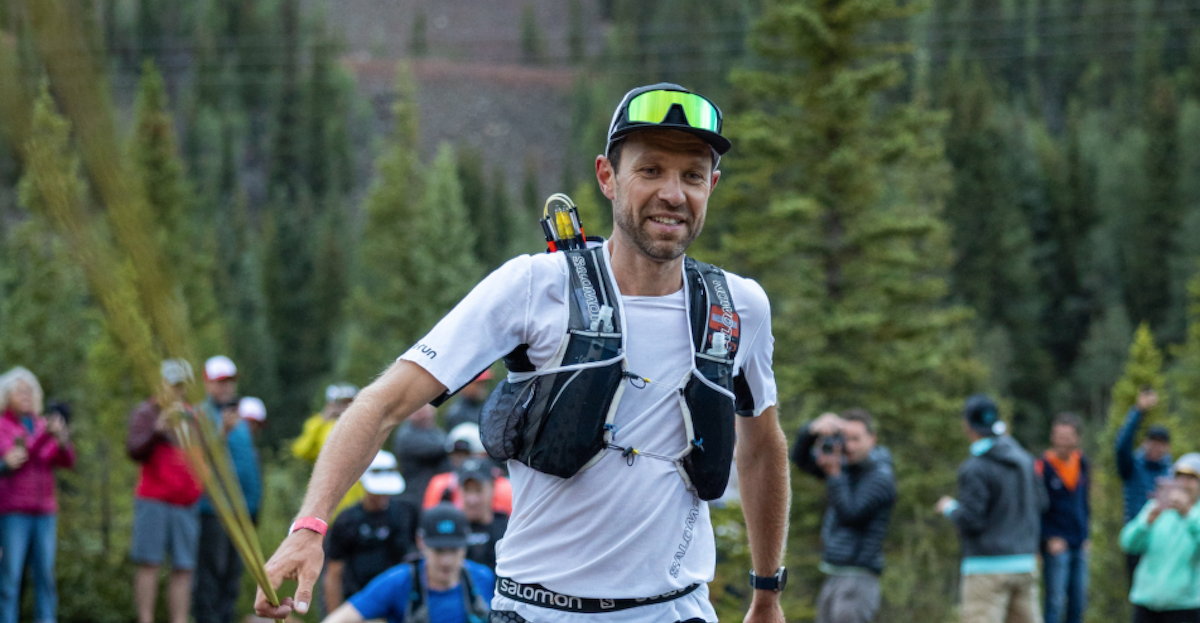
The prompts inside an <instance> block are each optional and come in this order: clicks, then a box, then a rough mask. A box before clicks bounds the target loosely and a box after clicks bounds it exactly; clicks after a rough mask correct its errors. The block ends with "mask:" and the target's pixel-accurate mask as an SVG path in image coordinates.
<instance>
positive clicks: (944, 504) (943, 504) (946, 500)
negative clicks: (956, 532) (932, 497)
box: [937, 495, 954, 515]
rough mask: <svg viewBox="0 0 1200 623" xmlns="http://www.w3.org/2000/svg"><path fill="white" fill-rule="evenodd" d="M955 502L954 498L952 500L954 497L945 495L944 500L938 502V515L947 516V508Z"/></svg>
mask: <svg viewBox="0 0 1200 623" xmlns="http://www.w3.org/2000/svg"><path fill="white" fill-rule="evenodd" d="M953 502H954V498H952V497H950V496H948V495H943V496H942V499H940V500H938V501H937V512H938V514H939V515H945V514H946V507H947V506H949V505H950V504H952V503H953Z"/></svg>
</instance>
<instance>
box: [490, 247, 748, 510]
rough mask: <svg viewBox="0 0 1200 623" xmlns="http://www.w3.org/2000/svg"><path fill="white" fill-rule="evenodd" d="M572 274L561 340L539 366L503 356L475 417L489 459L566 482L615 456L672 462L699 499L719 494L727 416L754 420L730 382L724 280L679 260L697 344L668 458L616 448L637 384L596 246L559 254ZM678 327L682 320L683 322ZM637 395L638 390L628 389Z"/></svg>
mask: <svg viewBox="0 0 1200 623" xmlns="http://www.w3.org/2000/svg"><path fill="white" fill-rule="evenodd" d="M562 253H564V254H565V256H566V261H567V269H568V273H569V275H570V285H569V289H568V299H569V300H568V307H569V308H570V317H569V320H568V323H567V333H566V335H565V336H564V338H563V341H562V344H561V346H560V347H559V349H558V351H557V352H556V354H555V355H554V356H553V357H552V358H551V360H550V362H549V363H548V364H547V365H546V366H543V367H542V369H540V370H539V369H537V368H536V367H535V366H534V365H533V364H532V363H531V362H530V360H529V357H528V355H527V351H528V348H529V347H528V345H521V346H519V347H517V348H516V349H515V350H513V352H511V353H509V354H508V355H507V356H506V357H505V358H504V363H505V365H506V366H507V367H508V370H509V375H508V378H507V379H506V380H504V381H501V382H500V384H499V385H498V386H497V387H496V388H495V390H493V391H492V394H491V395H490V396H489V397H488V399H487V401H486V402H485V403H484V406H483V411H482V414H481V416H480V434H481V437H482V440H483V445H484V447H485V448H486V449H487V451H488V454H489V455H491V457H492V458H493V459H496V460H498V461H506V460H509V459H515V460H517V461H520V462H521V463H524V464H525V465H527V466H529V467H531V468H533V469H535V470H538V471H540V472H543V473H546V474H552V475H554V476H559V477H562V478H570V477H571V476H574V475H575V474H577V473H579V472H580V471H582V470H585V469H587V468H589V467H591V466H592V465H595V464H596V463H597V462H598V461H599V460H600V458H601V457H603V456H604V454H605V453H606V452H607V451H608V450H610V449H612V450H618V451H620V452H621V453H622V456H624V457H626V459H627V460H628V461H629V462H630V463H631V464H632V462H633V460H634V459H635V458H637V456H639V455H640V456H652V457H654V458H660V459H665V460H669V461H672V462H673V463H675V467H676V469H677V470H678V472H679V475H680V476H681V477H682V478H683V481H684V483H685V485H686V486H687V488H688V489H689V490H691V491H693V492H695V493H696V495H697V496H699V497H700V498H701V499H704V500H714V499H717V498H719V497H721V495H722V494H723V493H724V492H725V486H726V484H727V483H728V481H729V470H730V465H731V464H732V461H733V449H734V441H735V439H734V414H735V411H736V413H737V414H739V415H753V409H754V408H753V398H752V396H751V394H750V391H749V387H748V385H747V384H746V383H745V381H744V378H743V377H742V376H740V375H739V376H738V377H737V378H734V376H733V363H734V356H735V355H736V353H737V348H738V341H739V329H740V327H739V324H740V322H739V319H738V315H737V311H736V309H735V307H734V304H733V299H732V297H731V296H730V293H729V287H728V283H727V282H726V279H725V274H724V273H723V272H722V271H721V270H720V269H719V268H716V267H714V266H711V265H709V264H705V263H703V262H698V261H696V260H693V259H692V258H685V260H684V276H685V279H684V280H685V296H686V297H687V316H688V317H687V322H688V323H689V328H690V332H691V335H692V343H693V346H694V347H695V357H694V363H693V366H692V368H691V369H690V370H689V371H688V373H687V374H686V375H684V377H683V378H681V379H662V380H663V381H667V382H677V383H678V384H677V391H678V393H679V404H680V407H681V409H682V411H683V420H684V429H685V431H686V434H687V442H688V443H687V447H686V448H685V449H684V450H683V451H682V452H680V453H679V454H677V455H675V456H658V455H652V454H649V453H642V452H639V451H637V450H635V449H634V448H632V447H622V446H620V445H618V443H617V442H618V441H620V440H621V437H620V431H619V430H618V428H617V427H616V426H615V425H614V423H613V418H614V416H615V415H616V411H617V406H618V405H619V404H620V401H621V396H622V394H623V393H624V392H625V391H626V388H627V385H634V386H635V387H638V386H639V385H638V383H639V382H644V379H642V378H641V377H639V376H638V375H636V374H632V373H630V371H629V370H628V367H627V365H626V358H625V357H626V355H625V346H624V339H625V334H624V332H623V328H622V321H623V318H622V314H623V313H624V312H623V309H622V306H621V303H620V293H619V291H618V290H617V287H616V285H615V281H614V280H613V277H612V274H611V270H610V268H609V265H608V261H607V259H606V258H605V254H604V249H603V247H602V246H595V247H591V248H588V249H580V250H568V251H562ZM681 320H682V319H681ZM634 391H636V389H635V390H634Z"/></svg>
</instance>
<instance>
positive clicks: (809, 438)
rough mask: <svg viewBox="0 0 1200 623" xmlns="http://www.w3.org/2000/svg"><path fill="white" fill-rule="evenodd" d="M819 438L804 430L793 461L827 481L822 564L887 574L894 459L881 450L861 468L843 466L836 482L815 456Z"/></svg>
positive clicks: (872, 455)
mask: <svg viewBox="0 0 1200 623" xmlns="http://www.w3.org/2000/svg"><path fill="white" fill-rule="evenodd" d="M817 439H819V437H817V436H816V435H814V434H813V433H812V432H811V431H809V429H808V426H805V427H804V428H802V429H800V435H799V437H798V438H797V439H796V445H795V447H793V448H792V461H793V462H795V463H796V467H799V468H800V470H801V471H804V472H807V473H809V474H812V475H813V476H816V477H817V478H820V479H822V480H824V481H825V488H826V492H827V495H828V497H829V499H828V503H829V507H828V508H827V509H826V510H825V519H824V520H823V521H822V523H821V540H822V542H824V544H825V551H824V552H823V553H822V554H821V560H823V561H825V562H826V563H828V564H831V565H837V566H840V567H861V568H863V569H868V570H870V571H873V572H875V573H877V574H878V573H882V572H883V539H884V536H886V535H887V528H888V521H889V520H890V519H891V516H892V507H893V506H894V505H895V504H896V477H895V475H894V473H893V471H892V455H891V453H890V452H888V450H887V448H883V447H876V448H875V449H874V450H872V451H871V454H870V456H869V457H868V458H867V459H866V460H865V461H862V462H861V463H854V464H847V463H844V462H843V464H842V473H841V475H840V476H838V477H836V478H829V477H826V476H825V472H824V471H822V470H821V468H820V467H819V466H818V465H817V460H816V457H815V456H813V446H814V445H815V444H816V442H817Z"/></svg>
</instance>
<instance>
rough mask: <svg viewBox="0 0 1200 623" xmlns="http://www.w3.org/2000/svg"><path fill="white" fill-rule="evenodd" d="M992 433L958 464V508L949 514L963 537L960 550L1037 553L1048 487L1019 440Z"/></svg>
mask: <svg viewBox="0 0 1200 623" xmlns="http://www.w3.org/2000/svg"><path fill="white" fill-rule="evenodd" d="M993 439H994V442H993V443H992V446H991V447H990V448H988V449H987V450H985V451H983V453H982V454H980V455H978V456H976V455H975V454H972V455H971V457H970V458H968V459H967V460H966V461H964V462H963V464H962V466H961V467H959V469H958V508H957V509H955V510H954V512H952V513H951V514H950V519H951V520H952V521H954V525H956V526H958V532H959V534H960V535H961V537H962V555H963V557H964V558H971V557H975V556H1012V555H1017V554H1036V553H1037V552H1038V549H1039V544H1040V539H1041V532H1042V513H1043V512H1045V510H1046V508H1047V506H1048V504H1047V501H1046V487H1045V486H1044V485H1043V484H1042V479H1041V478H1040V477H1039V476H1038V475H1037V473H1036V472H1035V471H1034V466H1033V457H1032V456H1029V453H1028V452H1026V451H1025V450H1024V449H1023V448H1021V444H1019V443H1017V442H1016V440H1014V439H1013V438H1012V437H1008V436H1000V437H995V438H993Z"/></svg>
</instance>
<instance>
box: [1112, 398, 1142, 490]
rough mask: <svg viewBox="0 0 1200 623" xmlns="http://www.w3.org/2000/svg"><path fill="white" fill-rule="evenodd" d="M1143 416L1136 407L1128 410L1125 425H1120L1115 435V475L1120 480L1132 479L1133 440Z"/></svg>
mask: <svg viewBox="0 0 1200 623" xmlns="http://www.w3.org/2000/svg"><path fill="white" fill-rule="evenodd" d="M1143 415H1144V414H1143V413H1142V411H1141V410H1140V409H1138V408H1137V406H1136V405H1135V406H1133V407H1132V408H1130V409H1129V413H1128V414H1127V415H1126V416H1125V423H1124V424H1122V425H1121V430H1120V432H1118V433H1117V443H1116V453H1117V473H1118V474H1120V475H1121V480H1129V479H1130V478H1132V477H1133V438H1134V437H1136V436H1137V431H1138V429H1139V428H1141V426H1142V416H1143Z"/></svg>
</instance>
